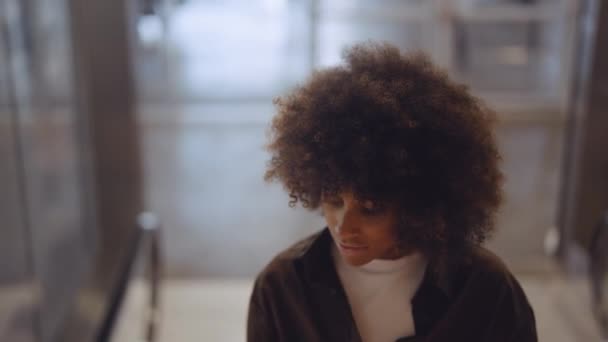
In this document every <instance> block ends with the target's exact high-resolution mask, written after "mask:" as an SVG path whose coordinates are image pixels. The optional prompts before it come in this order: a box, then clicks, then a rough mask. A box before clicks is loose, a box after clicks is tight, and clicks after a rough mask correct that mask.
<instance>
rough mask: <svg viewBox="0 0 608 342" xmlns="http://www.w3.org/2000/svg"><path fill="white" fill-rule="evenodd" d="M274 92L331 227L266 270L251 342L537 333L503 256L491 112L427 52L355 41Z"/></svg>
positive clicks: (269, 176) (274, 171) (276, 173)
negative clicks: (492, 242) (328, 64)
mask: <svg viewBox="0 0 608 342" xmlns="http://www.w3.org/2000/svg"><path fill="white" fill-rule="evenodd" d="M345 59H346V64H345V65H343V66H339V67H334V68H329V69H326V70H322V71H319V72H316V73H314V74H313V75H312V77H311V78H310V79H309V80H308V81H307V82H306V83H305V84H304V85H302V86H300V87H298V88H297V89H295V90H294V91H293V92H292V93H291V94H289V95H287V96H284V97H282V98H279V99H277V100H276V101H275V104H276V105H277V107H278V114H277V116H276V117H275V118H274V120H273V123H272V129H271V142H270V144H269V151H270V152H271V154H272V159H271V161H270V163H269V166H268V170H267V172H266V180H268V181H272V180H278V181H280V182H282V183H283V185H284V186H285V188H286V190H287V191H288V192H289V195H290V198H291V201H290V205H291V206H294V205H295V204H297V203H298V202H300V203H301V204H302V206H303V207H305V208H308V209H310V210H320V212H322V214H323V215H324V217H325V220H326V222H327V227H326V228H324V229H323V230H321V231H320V232H317V233H315V234H313V235H312V236H310V237H308V238H307V239H305V240H303V241H301V242H298V243H297V244H295V245H293V246H291V247H290V248H288V249H287V250H285V251H283V252H282V253H280V254H279V255H277V256H276V257H275V258H274V259H273V260H272V261H271V262H270V263H269V264H268V266H267V267H266V268H265V269H264V270H263V271H262V272H261V273H260V274H259V276H258V277H257V279H256V282H255V285H254V289H253V293H252V296H251V301H250V306H249V317H248V328H247V329H248V332H247V335H248V341H250V342H257V341H289V342H294V341H365V342H367V341H382V342H384V341H492V342H499V341H513V342H515V341H517V342H521V341H536V340H537V337H536V328H535V320H534V314H533V311H532V309H531V307H530V305H529V303H528V300H527V299H526V296H525V294H524V292H523V291H522V289H521V287H520V285H519V283H518V282H517V280H516V279H515V278H514V277H513V275H512V274H511V273H510V272H509V271H508V269H507V268H506V267H505V265H504V264H503V263H502V262H501V261H500V260H499V258H498V257H497V256H496V255H494V254H492V253H491V252H489V251H488V250H486V249H484V248H483V247H481V246H480V245H481V243H482V242H483V241H484V240H485V239H486V238H487V237H488V235H489V234H490V233H491V232H492V230H493V226H494V225H493V223H494V215H495V212H496V210H497V208H498V206H499V204H500V202H501V186H502V180H503V176H502V174H501V172H500V170H499V168H498V163H499V160H500V156H499V153H498V151H497V148H496V144H495V141H494V137H493V134H492V123H493V115H492V113H491V112H490V111H489V110H487V109H486V108H484V106H483V105H482V104H481V102H480V101H479V100H478V99H476V98H475V97H473V96H472V95H471V94H470V93H469V92H468V91H467V88H466V87H465V86H463V85H459V84H457V83H454V82H452V81H451V80H450V79H448V77H447V75H446V74H445V73H444V72H442V71H439V70H438V69H436V68H435V67H434V66H433V65H432V64H431V63H430V62H429V60H428V58H426V57H425V56H424V55H420V54H414V55H403V54H401V53H400V52H399V50H398V49H397V48H395V47H393V46H390V45H388V44H374V43H367V44H361V45H357V46H355V47H353V48H351V49H350V50H348V51H347V52H346V54H345Z"/></svg>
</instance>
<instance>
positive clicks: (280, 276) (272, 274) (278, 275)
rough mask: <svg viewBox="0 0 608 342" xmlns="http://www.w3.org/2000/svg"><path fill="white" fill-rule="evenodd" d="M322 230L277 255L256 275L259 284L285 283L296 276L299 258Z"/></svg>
mask: <svg viewBox="0 0 608 342" xmlns="http://www.w3.org/2000/svg"><path fill="white" fill-rule="evenodd" d="M320 235H321V232H316V233H314V234H311V235H309V236H307V237H306V238H304V239H302V240H299V241H297V242H296V243H294V244H292V245H291V246H289V247H288V248H286V249H284V250H282V251H281V252H279V253H278V254H277V255H275V256H274V257H273V258H272V259H271V261H270V262H269V263H268V264H267V265H266V266H265V267H264V268H263V269H262V271H260V273H259V274H258V275H257V277H256V284H257V285H269V284H273V283H283V282H285V281H287V280H289V279H291V278H293V277H295V276H296V273H297V271H298V270H297V267H298V266H297V265H298V260H300V258H302V256H303V255H304V254H305V253H306V252H307V251H308V250H309V249H310V248H311V246H312V245H313V244H314V243H315V241H317V239H318V238H319V236H320Z"/></svg>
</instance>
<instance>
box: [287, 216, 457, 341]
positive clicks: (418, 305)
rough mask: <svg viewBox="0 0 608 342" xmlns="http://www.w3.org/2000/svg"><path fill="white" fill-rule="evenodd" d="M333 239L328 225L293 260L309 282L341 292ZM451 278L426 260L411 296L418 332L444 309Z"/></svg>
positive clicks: (449, 299) (449, 297)
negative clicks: (421, 275) (421, 274)
mask: <svg viewBox="0 0 608 342" xmlns="http://www.w3.org/2000/svg"><path fill="white" fill-rule="evenodd" d="M332 243H333V239H332V237H331V234H330V232H329V229H328V228H327V227H325V228H324V229H322V230H321V231H320V232H318V233H316V234H314V235H313V236H312V237H311V238H310V239H307V240H306V242H305V243H304V244H303V245H302V246H301V247H302V248H301V252H300V253H299V255H298V256H297V257H296V260H297V262H298V264H299V265H300V267H301V271H302V272H303V274H304V277H305V278H306V279H307V281H308V282H309V284H311V286H313V287H315V288H319V289H326V290H327V291H329V292H330V293H333V294H335V293H343V288H342V285H341V283H340V279H339V277H338V275H337V272H336V269H335V265H334V262H333V259H332V257H331V244H332ZM452 280H453V279H452V277H451V273H450V272H448V271H443V272H441V271H440V268H439V267H437V265H436V263H435V262H433V261H432V260H431V261H429V264H428V265H427V269H426V271H425V274H424V278H423V280H422V283H421V285H420V287H419V288H418V290H417V292H416V294H415V295H414V297H413V298H412V311H413V315H414V323H415V325H416V332H417V334H422V335H426V334H427V333H428V332H429V331H430V329H431V328H432V327H433V325H434V324H435V322H437V321H438V320H439V319H440V318H441V316H442V314H443V312H445V311H446V310H447V307H448V306H449V305H450V303H451V302H452V300H453V299H454V295H455V293H454V291H453V286H452V283H453V281H452Z"/></svg>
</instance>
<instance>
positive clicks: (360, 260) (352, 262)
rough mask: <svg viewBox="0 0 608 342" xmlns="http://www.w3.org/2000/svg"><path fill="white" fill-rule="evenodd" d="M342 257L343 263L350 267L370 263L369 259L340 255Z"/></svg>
mask: <svg viewBox="0 0 608 342" xmlns="http://www.w3.org/2000/svg"><path fill="white" fill-rule="evenodd" d="M342 257H343V259H344V261H345V262H346V263H347V264H349V265H351V266H363V265H365V264H367V263H369V262H370V261H372V260H371V259H370V258H367V257H349V256H346V255H342Z"/></svg>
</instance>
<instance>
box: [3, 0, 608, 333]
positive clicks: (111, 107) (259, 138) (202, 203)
mask: <svg viewBox="0 0 608 342" xmlns="http://www.w3.org/2000/svg"><path fill="white" fill-rule="evenodd" d="M367 39H372V40H383V41H388V42H391V43H393V44H395V45H397V46H399V47H400V48H402V49H403V50H404V51H408V50H415V49H422V50H424V51H426V52H427V53H428V54H429V55H430V56H431V57H432V58H433V59H434V61H435V62H436V63H437V64H439V65H441V66H442V67H443V68H445V69H446V70H448V72H449V73H450V74H451V75H452V76H453V77H454V78H455V79H457V80H459V81H461V82H464V83H467V84H469V85H470V86H471V89H472V91H473V92H474V93H475V94H477V95H478V96H480V97H482V98H483V99H484V100H485V101H486V102H487V103H489V104H490V105H491V106H492V107H493V108H495V109H496V111H497V112H498V114H499V124H498V126H497V128H496V129H497V131H496V134H497V138H498V143H499V148H500V149H501V152H502V154H503V157H504V162H503V169H504V172H505V174H506V177H507V182H506V185H505V193H506V203H505V204H504V206H503V207H502V209H501V211H500V213H499V217H498V232H497V234H496V235H495V236H494V237H493V239H492V240H491V241H489V242H488V247H489V248H490V249H492V250H493V251H495V252H496V253H497V254H499V255H500V256H501V257H502V258H503V259H504V260H505V261H506V263H507V264H508V265H509V267H510V268H511V269H512V270H513V272H514V273H515V274H516V276H517V277H518V279H519V280H520V281H521V283H522V284H523V287H524V289H525V291H526V294H527V295H528V297H529V299H530V302H531V303H532V306H533V308H534V310H535V312H536V317H537V328H538V331H539V337H540V340H541V341H599V340H601V333H602V329H604V330H603V331H604V333H605V332H606V330H607V329H608V328H606V325H607V324H608V300H607V299H606V294H604V293H605V292H606V291H608V280H607V277H606V264H607V262H608V254H607V252H605V250H606V249H607V248H605V247H606V246H608V228H606V227H607V226H608V214H606V213H607V211H606V210H607V208H608V153H606V151H605V147H608V135H607V133H606V132H608V115H607V113H606V110H605V108H608V107H607V105H608V92H607V89H608V45H607V44H606V43H605V42H606V41H608V4H607V3H606V2H604V1H601V0H544V1H543V0H381V1H380V0H378V1H371V0H223V1H222V0H104V1H95V0H0V219H1V220H2V221H1V223H2V224H1V225H0V340H1V341H10V342H20V341H23V342H30V341H45V342H46V341H66V342H70V341H78V342H81V341H121V342H122V341H244V339H245V318H246V310H247V302H248V297H249V293H250V290H251V286H252V281H253V277H254V276H255V275H256V273H257V272H258V271H259V270H260V269H261V268H262V267H263V266H264V265H265V264H266V263H267V262H268V261H269V259H270V258H271V257H272V256H273V255H274V254H275V253H276V252H278V251H279V250H282V249H283V248H285V247H287V246H288V245H290V244H291V243H293V242H294V241H296V240H298V239H300V238H302V237H304V236H306V235H309V234H311V233H312V232H314V231H316V230H318V229H320V228H322V227H323V226H324V222H323V220H322V218H321V217H320V216H319V215H317V214H314V213H309V212H307V211H306V210H304V209H301V208H297V209H291V208H289V207H288V196H287V195H286V194H285V193H284V192H283V190H282V188H281V187H280V185H277V184H265V183H264V182H263V179H262V178H263V173H264V167H265V163H266V161H267V159H268V155H267V154H266V152H265V151H264V149H263V146H264V143H265V140H266V135H265V134H266V131H267V128H268V124H269V122H270V120H271V118H272V116H273V114H274V109H273V106H272V98H273V97H275V96H277V95H280V94H282V93H285V92H286V91H288V90H289V89H291V88H292V87H294V86H295V85H297V84H298V83H299V82H303V81H304V80H305V79H306V77H307V75H309V74H310V72H311V71H312V70H314V69H316V68H321V67H326V66H331V65H335V64H337V63H339V62H340V57H341V51H342V50H343V48H344V47H346V46H348V45H350V44H353V43H355V42H360V41H364V40H367ZM605 337H606V335H605Z"/></svg>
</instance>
